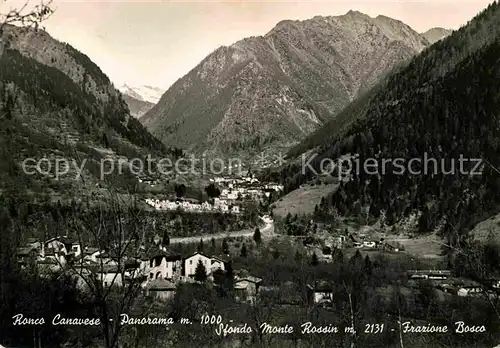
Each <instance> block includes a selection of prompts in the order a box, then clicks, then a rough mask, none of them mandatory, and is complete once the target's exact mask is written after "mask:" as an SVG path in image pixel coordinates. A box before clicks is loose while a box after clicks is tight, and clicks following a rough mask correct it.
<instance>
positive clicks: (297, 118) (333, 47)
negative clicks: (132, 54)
mask: <svg viewBox="0 0 500 348" xmlns="http://www.w3.org/2000/svg"><path fill="white" fill-rule="evenodd" d="M437 32H438V33H441V34H443V35H444V33H443V32H442V31H440V30H437ZM427 37H429V39H427V38H426V36H425V35H421V34H419V33H417V32H416V31H415V30H413V29H412V28H410V27H409V26H408V25H406V24H404V23H402V22H401V21H398V20H395V19H391V18H389V17H385V16H378V17H376V18H371V17H369V16H367V15H365V14H362V13H360V12H357V11H350V12H348V13H347V14H345V15H343V16H336V17H334V16H332V17H322V16H317V17H314V18H312V19H309V20H305V21H291V20H286V21H282V22H280V23H278V24H277V25H276V27H274V28H273V29H272V30H271V31H270V32H269V33H267V34H266V35H264V36H259V37H250V38H246V39H243V40H241V41H239V42H237V43H235V44H233V45H231V46H229V47H225V46H224V47H220V48H219V49H217V50H216V51H215V52H213V53H212V54H210V55H209V56H208V57H206V58H205V59H204V60H203V61H202V62H201V63H200V64H199V65H198V66H196V67H195V68H194V69H193V70H191V71H190V72H189V73H188V74H187V75H185V76H184V77H183V78H181V79H179V80H178V81H177V82H176V83H174V85H173V86H172V87H170V88H169V89H168V90H167V91H166V92H165V94H163V96H162V97H161V99H160V101H159V102H158V103H157V104H156V105H155V106H154V107H153V108H152V109H151V110H150V111H148V112H147V113H146V114H145V115H144V116H143V117H142V118H141V122H142V123H143V124H144V125H145V126H146V127H147V128H148V129H149V130H150V131H151V132H152V133H153V134H154V135H155V136H157V137H158V138H159V139H160V140H162V141H163V142H164V143H165V144H166V145H169V146H176V147H181V148H185V149H189V150H194V151H207V150H211V151H213V152H219V153H223V154H230V153H244V154H249V153H250V154H251V153H257V152H259V151H262V150H270V151H271V150H273V151H276V150H277V149H284V148H288V147H290V146H291V145H294V144H296V143H298V142H299V141H301V140H302V139H303V138H304V137H305V136H307V135H308V134H310V133H311V132H313V131H314V130H316V129H318V128H320V127H321V126H322V125H324V124H325V123H327V122H328V121H330V120H332V119H334V118H335V117H336V115H337V114H338V113H339V112H340V111H341V110H343V108H345V107H346V106H347V105H348V104H349V103H350V102H351V101H353V100H354V99H355V98H357V97H358V96H360V95H361V94H362V93H363V92H365V91H367V90H369V89H370V88H371V87H372V86H374V85H375V84H377V83H378V82H379V81H380V79H381V78H383V77H384V76H385V75H386V74H387V73H388V72H389V71H391V70H393V69H394V68H395V67H397V66H399V65H401V64H403V63H404V62H406V61H408V60H409V59H410V58H411V57H413V56H414V55H416V54H418V53H420V52H421V51H422V50H423V49H425V48H426V47H428V46H430V45H431V43H432V41H434V40H437V37H438V35H437V34H435V33H434V32H432V31H431V32H430V33H428V34H427ZM429 40H431V42H430V41H429Z"/></svg>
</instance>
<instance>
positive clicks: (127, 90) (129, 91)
mask: <svg viewBox="0 0 500 348" xmlns="http://www.w3.org/2000/svg"><path fill="white" fill-rule="evenodd" d="M118 89H119V90H120V92H122V93H123V94H126V95H128V96H130V97H132V98H135V99H137V100H139V101H146V102H150V103H153V104H156V103H158V101H159V100H160V98H161V96H162V95H163V93H164V92H165V91H164V90H163V89H161V88H159V87H152V86H147V85H142V86H138V87H134V86H129V85H127V84H124V85H123V86H121V87H120V88H118Z"/></svg>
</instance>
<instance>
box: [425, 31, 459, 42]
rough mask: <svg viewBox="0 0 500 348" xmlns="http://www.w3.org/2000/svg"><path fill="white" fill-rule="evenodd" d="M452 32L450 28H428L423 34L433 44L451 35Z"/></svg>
mask: <svg viewBox="0 0 500 348" xmlns="http://www.w3.org/2000/svg"><path fill="white" fill-rule="evenodd" d="M451 33H452V30H449V29H444V28H432V29H429V30H427V31H426V32H425V33H422V36H423V37H425V38H426V39H427V41H429V42H430V43H431V44H433V43H436V42H438V41H439V40H442V39H444V38H445V37H447V36H449V35H450V34H451Z"/></svg>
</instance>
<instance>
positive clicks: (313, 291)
mask: <svg viewBox="0 0 500 348" xmlns="http://www.w3.org/2000/svg"><path fill="white" fill-rule="evenodd" d="M307 288H308V295H309V301H312V302H313V303H326V302H328V303H331V302H332V301H333V286H332V284H329V283H327V282H316V283H315V284H314V285H310V284H308V285H307Z"/></svg>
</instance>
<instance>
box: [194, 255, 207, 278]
mask: <svg viewBox="0 0 500 348" xmlns="http://www.w3.org/2000/svg"><path fill="white" fill-rule="evenodd" d="M194 279H195V280H196V281H198V282H204V281H206V280H207V269H206V268H205V265H204V264H203V262H201V260H198V264H197V265H196V270H195V271H194Z"/></svg>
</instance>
